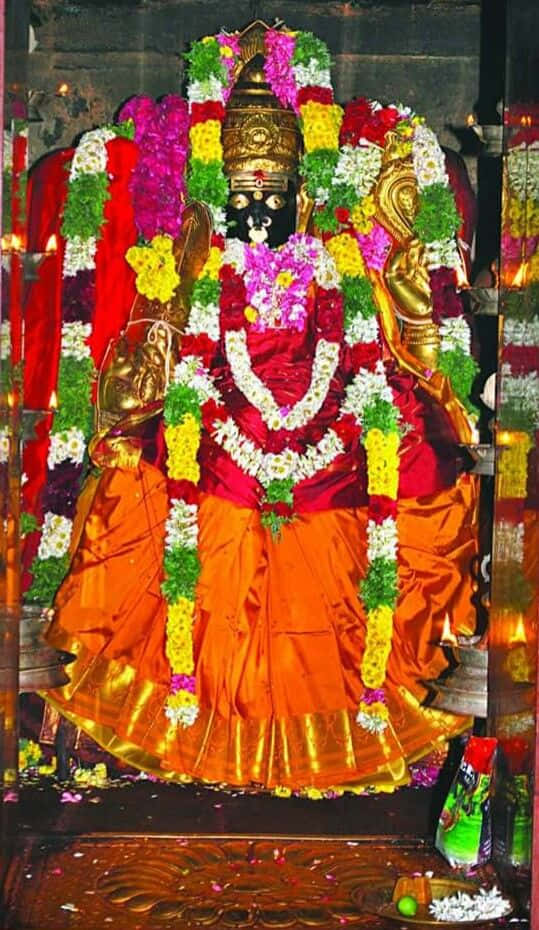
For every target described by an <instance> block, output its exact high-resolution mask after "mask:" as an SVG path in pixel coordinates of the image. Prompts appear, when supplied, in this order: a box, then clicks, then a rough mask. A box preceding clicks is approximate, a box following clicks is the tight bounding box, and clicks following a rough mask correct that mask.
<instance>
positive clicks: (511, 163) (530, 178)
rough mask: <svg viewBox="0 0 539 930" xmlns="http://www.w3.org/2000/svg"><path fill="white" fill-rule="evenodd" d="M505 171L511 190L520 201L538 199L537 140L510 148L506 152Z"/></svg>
mask: <svg viewBox="0 0 539 930" xmlns="http://www.w3.org/2000/svg"><path fill="white" fill-rule="evenodd" d="M507 173H508V176H509V184H510V187H511V191H512V192H513V193H514V195H515V197H517V199H518V200H520V201H521V202H523V201H525V200H526V199H527V198H530V199H531V200H539V142H533V143H532V144H531V145H527V144H526V143H525V142H523V143H522V145H521V146H519V147H514V148H510V149H509V151H508V153H507Z"/></svg>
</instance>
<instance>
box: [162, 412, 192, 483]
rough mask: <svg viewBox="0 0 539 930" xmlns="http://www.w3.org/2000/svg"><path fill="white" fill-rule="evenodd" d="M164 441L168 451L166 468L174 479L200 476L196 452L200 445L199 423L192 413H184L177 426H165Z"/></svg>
mask: <svg viewBox="0 0 539 930" xmlns="http://www.w3.org/2000/svg"><path fill="white" fill-rule="evenodd" d="M165 442H166V446H167V451H168V458H167V468H168V474H169V476H170V478H172V479H173V480H174V481H192V482H193V483H194V484H196V483H197V482H198V480H199V478H200V467H199V464H198V462H197V452H198V447H199V445H200V424H199V422H198V420H197V419H195V417H194V416H193V414H192V413H186V414H185V415H184V417H183V419H182V422H181V423H180V424H179V425H178V426H167V427H166V429H165Z"/></svg>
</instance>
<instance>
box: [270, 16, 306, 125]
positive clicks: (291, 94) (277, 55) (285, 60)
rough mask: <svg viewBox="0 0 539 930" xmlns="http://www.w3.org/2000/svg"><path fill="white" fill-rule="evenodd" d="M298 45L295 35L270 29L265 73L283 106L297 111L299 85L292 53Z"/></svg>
mask: <svg viewBox="0 0 539 930" xmlns="http://www.w3.org/2000/svg"><path fill="white" fill-rule="evenodd" d="M295 47H296V40H295V39H294V36H292V35H290V34H289V33H286V32H279V31H277V30H275V29H269V30H268V32H267V33H266V52H267V55H266V58H265V60H264V75H265V77H266V80H267V82H268V84H269V85H270V87H271V89H272V91H273V93H274V94H275V96H276V97H277V99H278V101H279V103H280V104H282V106H283V107H292V108H293V109H294V110H296V111H297V106H296V104H297V94H298V91H297V86H296V79H295V77H294V72H293V70H292V55H293V54H294V49H295Z"/></svg>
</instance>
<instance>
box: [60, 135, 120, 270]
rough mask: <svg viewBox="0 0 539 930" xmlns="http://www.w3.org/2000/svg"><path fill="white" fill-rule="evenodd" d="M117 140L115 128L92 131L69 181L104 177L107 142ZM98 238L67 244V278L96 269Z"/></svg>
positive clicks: (70, 240)
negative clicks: (96, 176)
mask: <svg viewBox="0 0 539 930" xmlns="http://www.w3.org/2000/svg"><path fill="white" fill-rule="evenodd" d="M115 137H116V133H115V132H114V131H113V130H112V129H106V128H105V129H91V130H90V131H89V132H85V133H84V135H83V137H82V139H81V140H80V142H79V144H78V146H77V148H76V150H75V154H74V155H73V160H72V162H71V168H70V170H69V180H70V182H71V181H74V180H76V178H78V177H80V176H81V175H83V174H101V173H105V172H106V167H107V149H106V145H107V142H110V141H111V139H114V138H115ZM96 252H97V239H96V237H95V236H90V237H89V238H88V239H81V237H80V236H73V237H72V238H68V239H67V241H66V247H65V252H64V264H63V276H64V278H71V277H73V276H74V275H76V274H77V272H78V271H86V270H92V269H94V268H95V256H96Z"/></svg>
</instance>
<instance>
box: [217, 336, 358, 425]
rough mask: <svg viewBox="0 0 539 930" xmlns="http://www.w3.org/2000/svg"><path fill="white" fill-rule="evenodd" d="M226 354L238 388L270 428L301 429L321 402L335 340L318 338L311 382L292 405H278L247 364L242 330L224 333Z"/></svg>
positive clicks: (332, 369)
mask: <svg viewBox="0 0 539 930" xmlns="http://www.w3.org/2000/svg"><path fill="white" fill-rule="evenodd" d="M225 345H226V358H227V361H228V363H229V365H230V370H231V372H232V377H233V378H234V383H235V385H236V387H237V388H238V390H240V391H241V393H242V394H243V395H244V397H245V398H246V399H247V400H248V401H249V403H250V404H251V405H252V406H253V407H255V408H256V410H258V412H259V413H260V415H261V417H262V419H263V421H264V423H265V424H266V426H267V427H268V428H269V429H270V430H280V429H285V430H295V429H301V427H302V426H305V425H306V424H307V423H308V422H309V421H310V420H312V419H313V417H315V416H316V414H317V413H318V411H319V410H320V408H321V406H322V404H323V403H324V401H325V399H326V397H327V393H328V389H329V385H330V382H331V379H332V378H333V376H334V374H335V372H336V370H337V363H338V361H339V354H340V346H339V343H337V342H327V341H326V340H325V339H319V340H318V342H317V344H316V349H315V355H314V360H313V370H312V376H311V383H310V385H309V387H308V388H307V391H306V392H305V394H304V395H303V397H302V398H301V400H299V401H298V402H297V403H295V404H294V406H293V407H279V405H278V404H277V402H276V401H275V398H274V397H273V394H272V393H271V391H270V389H269V388H268V387H266V385H265V384H263V383H262V381H261V380H260V378H259V377H258V375H256V374H255V373H254V371H253V369H252V367H251V360H250V358H249V352H248V350H247V334H246V332H245V330H231V331H229V332H227V333H226V336H225Z"/></svg>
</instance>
